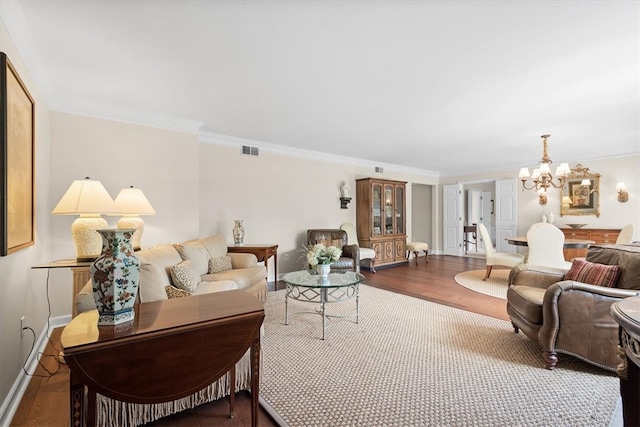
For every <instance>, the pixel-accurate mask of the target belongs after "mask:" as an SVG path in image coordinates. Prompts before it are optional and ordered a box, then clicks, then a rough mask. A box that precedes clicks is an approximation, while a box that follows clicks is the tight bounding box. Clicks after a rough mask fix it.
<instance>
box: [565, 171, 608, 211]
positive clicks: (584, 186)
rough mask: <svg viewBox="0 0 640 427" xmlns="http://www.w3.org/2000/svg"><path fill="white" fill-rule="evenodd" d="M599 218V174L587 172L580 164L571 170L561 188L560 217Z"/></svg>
mask: <svg viewBox="0 0 640 427" xmlns="http://www.w3.org/2000/svg"><path fill="white" fill-rule="evenodd" d="M564 215H595V216H597V217H599V216H600V174H599V173H591V172H589V168H585V167H583V166H582V165H581V164H580V163H578V165H577V166H576V167H575V169H571V173H570V174H569V175H568V176H567V182H566V183H565V185H564V187H562V204H561V206H560V216H564Z"/></svg>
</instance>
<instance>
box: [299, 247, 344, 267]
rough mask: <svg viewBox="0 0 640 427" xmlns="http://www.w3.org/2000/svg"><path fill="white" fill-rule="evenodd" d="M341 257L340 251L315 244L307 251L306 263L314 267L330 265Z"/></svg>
mask: <svg viewBox="0 0 640 427" xmlns="http://www.w3.org/2000/svg"><path fill="white" fill-rule="evenodd" d="M340 255H342V249H340V248H337V247H335V246H329V247H326V246H325V245H323V244H322V243H317V244H315V245H313V246H311V247H310V248H308V250H307V261H308V262H309V265H310V266H312V267H315V266H316V265H318V264H331V263H332V262H334V261H338V260H339V259H340Z"/></svg>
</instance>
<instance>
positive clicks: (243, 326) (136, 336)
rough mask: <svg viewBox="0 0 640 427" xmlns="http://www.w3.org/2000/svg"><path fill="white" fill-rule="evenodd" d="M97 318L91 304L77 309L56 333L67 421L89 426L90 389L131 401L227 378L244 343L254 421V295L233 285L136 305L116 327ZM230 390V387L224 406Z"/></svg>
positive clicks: (182, 392) (92, 415) (171, 396)
mask: <svg viewBox="0 0 640 427" xmlns="http://www.w3.org/2000/svg"><path fill="white" fill-rule="evenodd" d="M97 319H98V312H97V310H92V311H87V312H84V313H81V314H79V315H78V316H77V317H75V318H74V319H73V320H72V321H71V322H70V323H69V324H68V325H67V326H66V327H65V328H64V330H63V332H62V337H61V342H62V346H63V348H64V358H65V360H66V361H67V364H68V365H69V368H70V370H71V372H70V410H71V425H72V426H78V425H83V426H84V425H95V422H96V410H95V404H96V393H100V394H102V395H103V396H106V397H109V398H111V399H115V400H120V401H123V402H131V403H161V402H168V401H171V400H175V399H180V398H182V397H185V396H189V395H190V394H193V393H195V392H197V391H199V390H201V389H203V388H205V387H207V386H208V385H209V384H211V383H213V382H214V381H216V380H217V379H218V378H220V377H221V376H222V375H224V374H225V373H227V372H229V371H231V374H232V377H234V376H235V375H234V374H235V364H236V363H237V362H238V361H239V360H240V359H241V358H242V356H243V355H244V354H245V353H246V351H247V349H249V348H250V349H251V425H252V426H256V425H257V423H258V393H259V384H260V377H259V372H260V326H261V325H262V322H263V320H264V309H263V306H262V303H261V302H260V301H259V300H258V299H256V298H255V297H254V296H252V295H249V294H248V293H246V292H244V291H240V290H233V291H226V292H216V293H211V294H206V295H198V296H190V297H186V298H178V299H170V300H165V301H156V302H149V303H144V304H139V305H137V306H136V307H135V319H134V320H133V321H131V322H128V323H126V324H122V325H117V326H98V325H97ZM85 387H86V390H87V398H86V399H85ZM234 392H235V390H234V389H233V386H232V390H231V411H232V412H233V394H234ZM85 406H86V408H85Z"/></svg>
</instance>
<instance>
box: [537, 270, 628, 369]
mask: <svg viewBox="0 0 640 427" xmlns="http://www.w3.org/2000/svg"><path fill="white" fill-rule="evenodd" d="M639 294H640V291H638V290H628V289H618V288H608V287H604V286H596V285H590V284H586V283H582V282H576V281H573V280H564V281H561V282H558V283H555V284H553V285H551V286H550V287H549V288H548V289H547V291H546V292H545V295H544V301H543V304H542V317H543V319H544V320H543V325H542V327H541V328H540V332H539V333H538V342H539V344H540V346H541V347H542V348H543V350H545V352H546V353H553V354H555V352H556V351H560V352H564V353H569V354H573V355H577V356H578V357H581V358H582V359H585V360H587V361H590V362H592V363H594V364H596V365H599V366H601V367H603V368H605V369H609V370H613V369H615V366H616V364H617V362H618V360H617V358H616V356H615V348H616V342H617V336H618V335H617V331H618V324H617V323H616V322H615V321H614V320H613V318H612V317H611V313H610V310H611V304H613V303H614V302H616V301H620V300H621V299H624V298H627V297H631V296H634V295H639Z"/></svg>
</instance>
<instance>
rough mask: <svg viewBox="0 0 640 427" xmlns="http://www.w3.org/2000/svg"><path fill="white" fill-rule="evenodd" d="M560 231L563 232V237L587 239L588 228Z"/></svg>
mask: <svg viewBox="0 0 640 427" xmlns="http://www.w3.org/2000/svg"><path fill="white" fill-rule="evenodd" d="M562 232H563V233H564V237H565V238H566V239H582V240H587V239H589V230H577V229H575V230H574V229H573V228H570V229H563V230H562Z"/></svg>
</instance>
